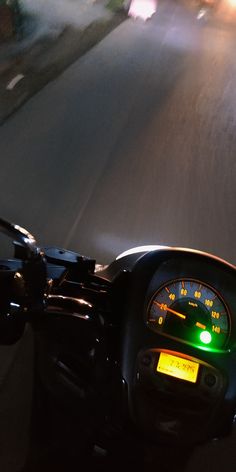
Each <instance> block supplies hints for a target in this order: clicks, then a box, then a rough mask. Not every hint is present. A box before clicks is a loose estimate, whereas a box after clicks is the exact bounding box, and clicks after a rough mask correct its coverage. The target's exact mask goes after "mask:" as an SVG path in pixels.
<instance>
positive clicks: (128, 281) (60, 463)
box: [0, 219, 236, 472]
mask: <svg viewBox="0 0 236 472" xmlns="http://www.w3.org/2000/svg"><path fill="white" fill-rule="evenodd" d="M0 230H1V232H2V233H3V234H5V235H6V236H8V237H10V238H11V239H12V240H13V245H14V257H13V258H8V259H2V260H0V285H1V298H0V313H1V316H0V342H1V351H0V355H1V356H3V354H4V355H5V357H4V363H3V364H4V365H3V366H1V368H0V400H1V402H0V404H1V406H0V408H1V410H0V417H1V427H0V430H1V431H0V462H1V471H3V472H9V471H10V472H12V471H14V472H15V471H20V470H22V471H24V472H33V471H34V472H36V471H39V470H40V471H41V470H44V471H47V470H50V471H51V470H57V471H65V470H77V469H78V468H79V466H81V465H82V464H85V465H86V468H87V469H88V470H90V469H93V470H103V471H104V470H108V469H109V470H110V469H111V468H112V470H120V468H121V467H125V468H128V467H136V468H137V470H146V469H147V467H153V466H155V467H156V468H157V469H158V471H160V472H162V471H170V470H172V469H173V467H174V468H175V470H177V471H183V470H184V468H185V467H187V464H188V460H189V458H190V456H191V454H192V452H193V451H194V448H195V447H196V445H199V444H204V443H206V442H207V441H210V440H212V439H215V438H222V437H225V436H227V435H229V434H230V432H231V430H232V425H233V421H234V415H235V409H236V376H235V375H234V374H235V363H236V323H235V308H236V291H235V286H236V267H235V266H233V265H232V264H230V263H228V262H226V261H224V260H222V259H220V258H218V257H216V256H213V255H211V254H207V253H204V252H201V251H196V250H190V249H184V248H176V247H167V246H152V247H150V246H144V247H140V248H135V249H132V250H129V251H127V252H125V253H123V254H121V255H120V256H118V257H117V259H116V260H115V261H113V262H112V263H111V264H109V265H107V266H102V265H99V264H96V261H95V260H93V259H91V258H89V257H85V256H82V255H80V254H77V253H74V252H72V251H69V250H65V249H61V248H57V247H46V248H43V249H41V248H39V247H38V246H37V244H36V241H35V238H34V237H33V236H32V235H31V234H30V233H29V232H28V231H27V230H25V229H23V228H21V227H20V226H18V225H14V224H11V223H8V222H6V221H4V220H2V219H1V220H0ZM75 467H76V469H75Z"/></svg>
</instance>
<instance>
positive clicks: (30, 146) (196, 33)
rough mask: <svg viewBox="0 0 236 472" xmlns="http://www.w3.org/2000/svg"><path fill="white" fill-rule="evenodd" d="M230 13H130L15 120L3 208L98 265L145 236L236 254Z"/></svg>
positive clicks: (8, 131)
mask: <svg viewBox="0 0 236 472" xmlns="http://www.w3.org/2000/svg"><path fill="white" fill-rule="evenodd" d="M225 1H227V0H225ZM230 9H231V10H232V7H229V8H228V10H227V15H226V13H225V11H224V10H223V13H221V11H218V13H217V14H216V15H215V16H214V15H212V16H211V17H209V18H208V20H207V21H205V20H202V21H199V20H197V11H198V9H197V6H196V5H195V6H194V5H191V6H188V7H187V5H184V4H180V3H177V2H176V3H175V2H173V3H172V2H171V1H168V3H165V4H160V6H159V9H158V12H157V14H156V15H155V16H154V17H153V18H152V20H151V21H148V22H147V23H144V22H142V21H139V20H138V21H133V20H128V21H125V22H124V23H123V24H122V25H121V26H120V27H118V28H117V29H116V30H115V31H113V33H112V34H110V35H109V36H108V37H107V38H105V40H103V41H102V42H101V43H100V44H98V45H97V46H96V47H95V48H94V49H93V50H91V51H90V52H89V53H88V54H87V55H85V56H84V57H83V58H81V59H80V60H78V61H77V62H76V63H75V64H74V65H73V66H72V67H70V68H69V69H67V70H66V71H65V73H63V74H62V75H61V76H60V77H59V78H58V79H57V80H56V81H54V82H52V83H50V84H49V85H48V86H47V87H46V88H45V89H43V90H42V91H41V92H40V93H38V94H37V95H36V96H35V97H34V98H33V99H31V100H30V101H29V102H28V103H27V104H26V105H25V106H24V107H23V108H22V109H21V110H19V111H18V112H17V113H16V114H15V115H14V116H13V117H11V118H10V119H9V120H8V121H7V122H6V123H5V125H4V126H2V127H1V129H0V144H1V147H0V149H1V172H0V189H1V205H0V214H1V215H2V217H4V218H6V219H8V220H11V221H13V222H17V223H19V224H21V225H23V226H25V227H27V228H28V229H29V230H30V231H31V232H32V233H33V234H35V235H36V237H37V238H38V240H39V242H40V244H43V245H44V244H49V245H51V244H55V245H60V246H64V247H65V246H66V247H69V248H71V249H75V250H78V251H80V252H82V253H84V254H87V255H91V256H93V257H96V258H97V259H98V260H99V261H100V262H108V261H110V260H112V258H113V257H114V256H115V255H116V254H118V253H119V252H121V251H123V250H125V249H127V248H129V247H132V246H134V245H140V244H144V243H146V244H170V245H175V246H185V247H193V248H197V249H202V250H206V251H210V252H213V253H215V254H217V255H219V256H221V257H223V258H226V259H227V260H229V261H231V262H233V263H236V238H235V230H236V224H235V223H236V205H235V198H236V107H235V101H236V87H235V83H236V63H235V35H236V33H235V31H234V24H235V23H234V19H233V16H232V15H231V16H230V14H229V13H230V12H231V10H230Z"/></svg>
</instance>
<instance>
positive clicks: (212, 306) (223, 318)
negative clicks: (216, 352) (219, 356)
mask: <svg viewBox="0 0 236 472" xmlns="http://www.w3.org/2000/svg"><path fill="white" fill-rule="evenodd" d="M147 321H148V325H149V327H150V328H151V329H153V330H154V331H157V332H159V333H162V334H164V335H166V336H169V337H172V338H174V339H177V340H181V341H184V342H187V343H189V344H192V345H197V346H198V347H201V348H208V349H223V348H224V346H225V344H226V341H227V339H228V336H229V333H230V319H229V314H228V310H227V307H226V304H225V302H224V301H223V299H222V298H221V297H220V295H218V294H217V292H216V291H215V290H214V289H213V288H211V287H209V286H207V285H205V284H203V283H201V282H199V281H196V280H190V279H181V280H175V281H171V282H169V283H168V284H166V285H164V286H162V287H161V288H160V289H159V290H157V292H156V293H155V294H154V296H153V298H152V300H151V303H150V304H149V308H148V319H147Z"/></svg>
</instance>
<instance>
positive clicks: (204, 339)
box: [200, 331, 212, 344]
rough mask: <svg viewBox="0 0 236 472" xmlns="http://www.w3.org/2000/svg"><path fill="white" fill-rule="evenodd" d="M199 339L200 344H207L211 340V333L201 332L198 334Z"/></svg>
mask: <svg viewBox="0 0 236 472" xmlns="http://www.w3.org/2000/svg"><path fill="white" fill-rule="evenodd" d="M200 339H201V341H202V343H204V344H209V343H210V342H211V340H212V336H211V333H209V331H202V332H201V334H200Z"/></svg>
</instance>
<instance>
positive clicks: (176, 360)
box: [157, 352, 199, 383]
mask: <svg viewBox="0 0 236 472" xmlns="http://www.w3.org/2000/svg"><path fill="white" fill-rule="evenodd" d="M198 370H199V364H198V363H197V362H193V361H190V360H189V359H184V358H182V357H177V356H173V355H172V354H167V353H166V352H161V353H160V357H159V361H158V364H157V371H158V372H161V373H162V374H166V375H171V376H172V377H176V378H177V379H182V380H187V381H188V382H193V383H196V381H197V375H198Z"/></svg>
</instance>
